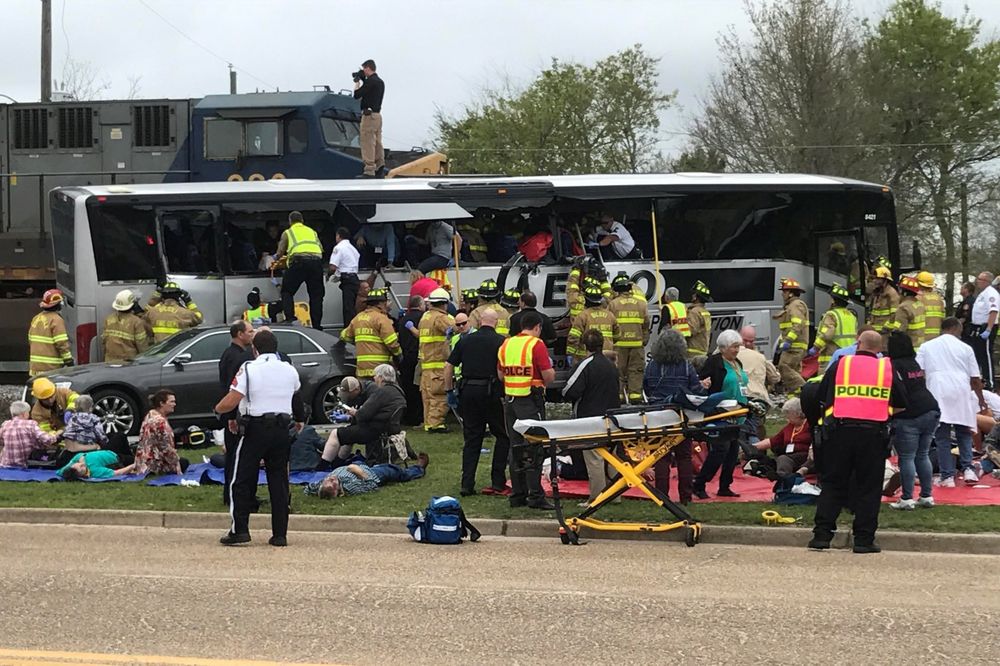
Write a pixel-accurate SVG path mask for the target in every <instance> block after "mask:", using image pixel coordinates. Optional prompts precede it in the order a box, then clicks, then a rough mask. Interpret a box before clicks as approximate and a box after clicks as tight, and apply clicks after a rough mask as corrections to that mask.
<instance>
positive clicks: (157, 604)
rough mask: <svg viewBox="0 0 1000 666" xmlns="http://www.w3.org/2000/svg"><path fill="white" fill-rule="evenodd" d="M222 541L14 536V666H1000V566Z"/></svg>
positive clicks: (341, 538) (547, 547) (14, 529)
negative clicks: (947, 665)
mask: <svg viewBox="0 0 1000 666" xmlns="http://www.w3.org/2000/svg"><path fill="white" fill-rule="evenodd" d="M219 536H220V535H219V534H217V533H215V532H212V531H205V530H181V529H169V530H166V529H159V528H131V527H120V528H119V527H116V528H108V527H57V526H44V525H39V526H28V525H0V666H3V665H11V666H15V665H17V666H20V665H22V664H35V663H49V664H62V663H75V664H78V666H79V664H81V663H92V664H111V663H119V664H120V663H142V664H157V663H170V664H175V665H176V664H204V665H208V664H221V663H225V664H245V663H247V662H248V660H270V661H286V660H287V661H301V662H312V663H341V664H388V663H398V664H443V663H476V664H491V663H497V664H500V663H502V664H535V663H550V664H551V663H569V662H575V663H577V664H583V663H608V664H610V663H615V664H623V663H646V664H659V663H711V664H717V663H741V664H745V663H777V662H782V663H789V664H808V665H810V666H811V665H812V664H817V663H852V662H857V663H870V664H883V663H901V660H907V661H910V662H915V663H934V662H942V661H945V660H949V661H951V660H954V662H955V663H969V664H972V663H997V662H998V661H1000V641H997V640H996V627H997V626H998V624H1000V622H998V620H1000V575H998V573H997V565H998V561H997V558H995V557H987V556H972V555H943V554H919V555H918V554H909V553H888V552H887V553H883V554H881V555H864V556H861V555H853V554H851V553H849V552H825V553H813V552H807V551H806V550H805V549H781V548H754V547H738V546H713V545H710V544H702V545H699V546H697V547H696V548H693V549H690V548H685V547H684V546H682V545H679V544H664V543H638V542H621V541H618V542H605V541H599V542H598V541H594V542H591V543H589V544H588V545H585V546H582V547H576V548H574V547H569V546H562V545H560V544H559V543H558V541H556V540H554V539H553V540H537V539H513V538H493V539H484V540H483V541H482V542H480V543H478V544H464V545H462V546H459V547H434V546H427V545H419V544H415V543H412V542H410V541H409V540H408V537H405V536H399V537H396V536H374V535H356V534H321V533H308V534H306V533H302V534H295V533H293V534H292V535H291V539H290V541H291V544H292V545H291V546H290V547H289V548H285V549H278V548H272V547H269V546H267V545H266V543H265V541H266V536H267V535H266V534H260V533H258V534H257V537H256V540H255V541H254V543H253V544H252V545H251V546H249V547H243V548H223V547H221V546H219V545H217V544H216V539H217V538H218V537H219ZM123 654H127V655H142V656H141V657H139V656H135V657H131V658H123V657H121V656H116V655H123ZM67 655H68V656H67ZM100 655H105V656H100ZM158 655H159V656H158ZM168 657H173V658H168ZM195 658H197V659H195ZM215 660H220V661H215ZM221 660H226V661H221Z"/></svg>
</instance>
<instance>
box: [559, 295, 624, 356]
mask: <svg viewBox="0 0 1000 666" xmlns="http://www.w3.org/2000/svg"><path fill="white" fill-rule="evenodd" d="M616 325H617V322H616V321H615V316H614V315H613V314H612V313H611V312H610V311H609V310H606V309H604V308H602V307H600V306H591V307H589V308H586V309H585V310H584V311H583V312H581V313H580V315H579V316H578V317H576V318H575V319H574V320H573V323H572V325H571V326H570V329H569V334H568V335H567V336H566V353H567V354H571V355H572V356H574V357H576V358H584V357H586V356H588V355H589V352H588V351H587V350H586V349H585V348H584V346H583V334H584V333H586V332H587V331H589V330H591V329H595V330H598V331H600V332H601V335H603V336H604V346H603V349H604V351H611V350H612V349H613V348H614V336H615V326H616Z"/></svg>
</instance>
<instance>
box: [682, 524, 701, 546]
mask: <svg viewBox="0 0 1000 666" xmlns="http://www.w3.org/2000/svg"><path fill="white" fill-rule="evenodd" d="M696 543H698V535H697V534H696V533H695V529H694V528H693V527H689V528H687V534H685V535H684V544H685V545H686V546H687V547H688V548H694V545H695V544H696Z"/></svg>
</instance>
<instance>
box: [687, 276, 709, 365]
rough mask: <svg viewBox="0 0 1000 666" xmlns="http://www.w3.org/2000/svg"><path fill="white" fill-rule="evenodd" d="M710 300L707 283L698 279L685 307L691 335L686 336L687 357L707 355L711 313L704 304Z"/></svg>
mask: <svg viewBox="0 0 1000 666" xmlns="http://www.w3.org/2000/svg"><path fill="white" fill-rule="evenodd" d="M710 300H712V292H711V290H710V289H709V288H708V285H707V284H705V283H704V282H702V281H701V280H698V281H696V282H695V283H694V287H693V288H692V289H691V305H689V306H688V308H687V325H688V329H689V330H690V332H691V335H690V336H688V338H687V344H688V358H695V357H696V356H708V342H709V339H710V337H711V335H712V313H710V312H709V311H708V308H707V307H705V304H706V303H708V302H709V301H710Z"/></svg>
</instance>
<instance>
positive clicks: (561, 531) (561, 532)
mask: <svg viewBox="0 0 1000 666" xmlns="http://www.w3.org/2000/svg"><path fill="white" fill-rule="evenodd" d="M559 540H560V541H562V542H563V545H564V546H566V545H569V535H568V534H566V530H565V529H563V528H562V527H560V528H559Z"/></svg>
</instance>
